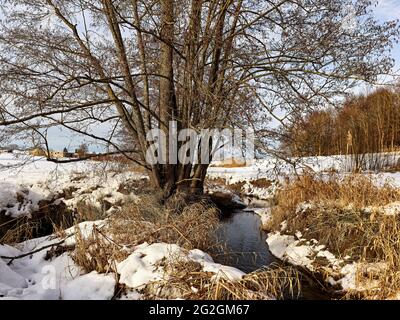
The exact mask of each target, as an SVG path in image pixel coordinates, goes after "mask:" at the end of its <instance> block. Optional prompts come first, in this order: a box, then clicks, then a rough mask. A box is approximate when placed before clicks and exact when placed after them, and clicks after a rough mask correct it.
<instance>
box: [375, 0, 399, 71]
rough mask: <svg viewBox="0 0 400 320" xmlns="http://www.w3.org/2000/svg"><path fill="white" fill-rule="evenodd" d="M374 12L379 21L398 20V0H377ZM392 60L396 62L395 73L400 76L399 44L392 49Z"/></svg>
mask: <svg viewBox="0 0 400 320" xmlns="http://www.w3.org/2000/svg"><path fill="white" fill-rule="evenodd" d="M375 12H376V13H375V14H376V16H377V18H378V19H380V20H381V21H388V20H396V19H399V20H400V0H379V2H378V5H377V7H376V8H375ZM393 58H394V59H395V60H396V67H395V72H397V74H400V43H398V44H397V45H395V47H394V50H393Z"/></svg>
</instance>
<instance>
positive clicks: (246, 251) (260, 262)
mask: <svg viewBox="0 0 400 320" xmlns="http://www.w3.org/2000/svg"><path fill="white" fill-rule="evenodd" d="M218 238H219V239H220V240H221V242H224V243H225V246H226V251H227V252H220V253H219V255H218V258H217V259H216V260H217V261H218V262H221V263H224V264H227V265H230V266H233V267H235V268H238V269H240V270H242V271H244V272H246V273H249V272H253V271H256V270H259V269H262V268H266V267H268V266H270V265H271V264H272V263H281V262H280V261H279V260H277V259H276V258H275V257H274V256H273V255H272V254H271V252H270V251H269V249H268V244H267V243H266V239H267V234H266V232H264V231H262V229H261V219H260V217H259V216H258V215H257V214H256V213H254V211H251V209H249V210H241V211H234V212H230V213H223V215H222V218H221V225H220V229H219V230H218ZM301 282H302V290H301V291H302V292H301V295H300V297H299V298H300V299H305V300H328V299H330V297H329V296H328V295H327V294H326V293H325V292H323V291H322V290H321V289H320V288H318V287H317V286H315V285H314V284H313V283H310V282H308V281H301ZM288 299H290V297H289V296H288Z"/></svg>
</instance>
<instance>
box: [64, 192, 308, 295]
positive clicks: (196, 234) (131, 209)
mask: <svg viewBox="0 0 400 320" xmlns="http://www.w3.org/2000/svg"><path fill="white" fill-rule="evenodd" d="M157 199H158V197H157V196H155V195H147V196H142V197H141V198H140V200H139V201H137V202H132V203H129V204H127V205H125V206H124V207H123V208H122V209H121V210H120V211H118V212H117V213H115V214H113V215H112V216H111V217H109V218H108V219H107V224H106V225H105V226H104V227H102V228H101V229H100V228H97V227H95V228H93V231H92V233H91V234H90V235H89V236H86V237H84V236H83V235H82V234H81V232H80V229H79V228H76V244H75V247H74V248H73V251H72V252H71V256H72V258H73V260H74V261H75V263H76V264H77V265H79V266H81V267H82V268H83V269H84V270H85V272H91V271H94V270H95V271H97V272H99V273H109V272H116V265H117V263H118V262H121V261H122V260H124V259H125V258H127V257H128V255H129V252H130V249H132V248H133V247H135V246H136V245H139V244H142V243H144V242H147V243H149V244H152V243H158V242H164V243H174V244H178V245H179V246H181V247H183V248H185V249H187V250H191V249H200V250H203V251H205V252H208V253H212V252H217V249H218V250H221V246H222V244H220V243H218V241H217V238H216V233H215V231H216V228H217V227H218V221H219V220H218V210H217V209H216V208H215V206H214V205H212V204H211V203H210V202H208V201H207V200H202V201H197V202H193V203H186V205H185V206H179V205H177V204H176V203H175V204H174V205H175V209H168V208H167V207H165V206H164V205H163V204H161V203H160V202H159V201H157ZM176 201H177V202H181V201H182V199H180V200H179V199H178V200H176ZM176 208H179V209H178V210H176ZM60 236H62V235H61V234H60ZM64 236H65V235H64ZM59 251H60V250H59ZM60 252H63V250H61V251H60ZM159 266H162V267H163V270H165V272H166V274H168V276H167V277H166V278H165V279H166V280H161V281H156V282H151V283H149V284H147V285H146V286H145V287H144V288H143V289H141V290H140V292H141V293H142V294H143V295H144V297H145V298H146V299H160V298H161V299H163V298H165V299H174V298H184V299H200V300H209V299H215V300H247V299H252V300H254V299H272V298H282V299H283V298H284V297H288V296H289V297H291V298H293V297H296V295H297V294H299V293H300V289H301V288H300V280H299V274H298V273H297V271H295V269H293V268H290V267H279V266H274V267H273V268H271V269H266V270H261V271H258V272H253V273H250V274H248V275H245V276H244V277H243V278H242V279H241V280H238V281H232V280H228V279H227V278H226V277H224V276H223V275H219V276H216V274H215V273H211V272H205V271H203V270H202V267H201V265H200V264H199V263H196V262H193V261H187V260H181V259H175V258H173V257H172V258H171V259H165V260H162V261H161V262H160V265H159ZM119 291H121V292H119V294H123V291H124V290H123V288H122V289H121V288H119Z"/></svg>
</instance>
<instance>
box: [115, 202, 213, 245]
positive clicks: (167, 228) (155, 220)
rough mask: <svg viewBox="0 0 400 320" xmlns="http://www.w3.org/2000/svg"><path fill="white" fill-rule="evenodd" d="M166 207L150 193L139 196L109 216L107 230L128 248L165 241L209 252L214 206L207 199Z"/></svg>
mask: <svg viewBox="0 0 400 320" xmlns="http://www.w3.org/2000/svg"><path fill="white" fill-rule="evenodd" d="M177 202H178V201H177ZM170 207H171V209H168V208H166V207H165V206H164V205H163V204H161V203H160V202H159V201H157V197H155V196H154V195H147V196H144V195H143V196H141V197H140V199H139V200H138V201H137V202H132V203H130V204H127V205H125V206H124V207H123V208H122V209H121V210H120V211H119V212H117V213H115V214H113V215H112V216H111V217H110V219H109V223H108V227H107V233H108V234H111V235H112V236H113V239H115V241H116V242H118V243H120V244H124V245H126V246H128V247H131V246H135V245H138V244H141V243H143V242H147V243H149V244H151V243H155V242H165V243H176V244H178V245H180V246H181V247H183V248H185V249H194V248H197V249H200V250H203V251H212V248H213V247H215V246H216V245H217V239H216V236H215V230H216V228H217V227H218V221H219V220H218V214H219V213H218V209H217V208H216V207H215V206H214V205H213V204H211V203H210V202H209V201H207V200H202V201H200V202H194V203H189V204H187V205H179V204H178V203H174V205H173V206H172V205H171V204H170ZM177 209H179V210H177Z"/></svg>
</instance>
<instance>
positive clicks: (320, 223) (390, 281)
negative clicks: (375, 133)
mask: <svg viewBox="0 0 400 320" xmlns="http://www.w3.org/2000/svg"><path fill="white" fill-rule="evenodd" d="M277 198H278V205H277V206H276V207H275V208H274V209H273V211H272V216H273V218H272V221H271V223H270V225H269V229H271V230H280V224H281V223H282V222H283V221H287V226H288V228H287V230H286V232H288V233H290V234H293V233H294V232H296V231H297V230H299V231H301V232H302V234H303V237H305V238H307V239H313V238H314V239H317V240H318V241H319V243H320V244H324V245H326V246H327V248H328V250H330V251H331V252H333V253H334V254H336V255H337V256H339V257H344V256H347V255H349V256H351V259H352V260H353V261H357V262H360V263H369V264H371V263H373V264H374V263H382V262H384V263H385V265H386V267H385V268H384V269H383V270H380V271H379V272H378V273H376V272H375V273H371V272H365V270H361V269H360V270H359V271H358V283H359V284H363V283H368V280H374V282H375V283H376V284H375V288H373V289H371V288H370V289H369V290H365V292H363V293H362V294H361V296H363V297H365V298H368V297H373V298H376V297H379V298H386V297H389V296H390V295H393V294H394V293H396V292H399V291H400V215H395V216H388V215H385V214H384V213H383V212H382V210H380V207H381V206H384V205H386V204H388V203H391V202H394V201H399V200H400V192H399V190H398V189H396V188H394V187H392V186H390V185H388V184H385V185H384V186H382V187H377V186H375V185H374V184H373V182H372V181H371V180H370V178H368V177H366V176H363V175H356V174H354V175H351V176H348V177H346V178H344V179H340V178H339V177H338V176H337V175H330V176H329V177H325V179H322V178H321V177H315V176H311V175H306V176H303V177H300V178H299V179H298V180H296V181H294V182H289V183H287V184H286V185H285V186H284V187H283V189H282V190H281V191H280V192H279V194H278V197H277ZM303 203H308V204H309V206H308V207H304V209H302V210H299V205H300V204H303ZM368 206H370V207H371V208H372V209H371V210H366V207H368ZM369 283H371V282H370V281H369ZM359 295H360V294H359V293H357V295H356V296H359ZM350 296H351V297H354V296H355V295H354V293H351V294H350ZM350 296H349V297H350Z"/></svg>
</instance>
